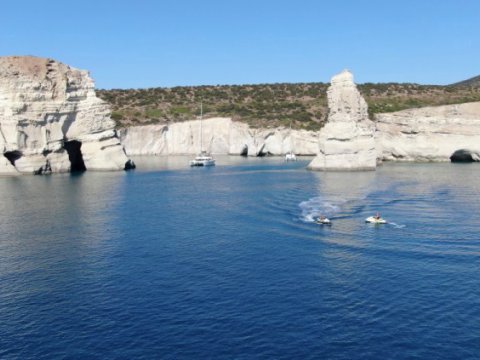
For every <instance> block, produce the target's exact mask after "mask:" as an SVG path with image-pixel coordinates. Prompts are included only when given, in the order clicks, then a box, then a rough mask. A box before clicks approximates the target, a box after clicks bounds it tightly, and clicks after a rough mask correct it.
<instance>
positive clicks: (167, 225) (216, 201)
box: [0, 158, 480, 359]
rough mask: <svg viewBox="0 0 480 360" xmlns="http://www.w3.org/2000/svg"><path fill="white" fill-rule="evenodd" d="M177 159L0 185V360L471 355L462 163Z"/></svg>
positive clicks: (475, 212) (475, 241)
mask: <svg viewBox="0 0 480 360" xmlns="http://www.w3.org/2000/svg"><path fill="white" fill-rule="evenodd" d="M222 163H223V164H226V165H225V166H221V164H222ZM184 164H186V159H181V162H175V161H174V160H169V161H166V160H165V159H160V158H153V159H151V160H150V161H149V162H148V163H147V162H145V164H143V168H144V170H137V171H134V172H128V173H123V172H119V173H88V172H87V173H84V174H83V175H80V176H70V175H55V176H44V177H29V176H28V177H27V176H25V177H20V178H14V179H11V178H2V179H0V194H1V199H2V200H1V202H0V230H1V235H0V236H1V239H0V285H1V286H0V358H2V359H52V358H78V359H106V358H111V359H113V358H118V359H153V358H164V359H185V358H188V359H202V358H211V359H252V358H262V359H265V358H274V359H291V358H300V359H319V358H331V359H386V358H388V359H407V358H408V359H412V358H418V359H425V358H430V359H478V358H480V355H479V354H480V219H479V214H480V202H479V201H478V197H479V191H480V185H479V181H478V179H479V178H480V166H476V165H452V164H425V165H419V164H410V165H406V164H403V165H402V164H387V165H385V166H383V167H381V168H379V169H378V170H377V171H376V172H358V173H315V172H308V171H306V170H304V166H305V165H306V162H298V163H293V164H292V163H290V164H284V163H283V162H282V161H281V160H279V159H249V160H243V159H240V158H230V159H229V158H224V159H222V160H221V161H220V166H217V167H215V168H207V169H190V168H187V167H185V166H184ZM165 167H168V168H169V170H162V171H159V170H158V169H159V168H165ZM147 170H148V171H147ZM376 211H380V213H381V214H382V216H383V217H385V218H386V219H387V220H388V221H390V222H391V224H388V225H385V226H370V225H368V224H365V223H364V222H363V220H364V219H365V218H366V217H367V216H369V215H371V214H373V213H374V212H376ZM320 213H325V214H327V215H328V216H329V217H330V218H331V219H332V220H333V222H334V225H333V226H332V227H330V228H321V227H319V226H318V225H315V224H313V223H312V222H311V219H312V218H313V217H314V216H316V215H318V214H320Z"/></svg>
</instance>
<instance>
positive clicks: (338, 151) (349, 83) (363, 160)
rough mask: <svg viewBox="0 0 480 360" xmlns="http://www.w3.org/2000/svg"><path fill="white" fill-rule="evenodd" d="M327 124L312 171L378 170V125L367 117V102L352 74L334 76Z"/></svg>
mask: <svg viewBox="0 0 480 360" xmlns="http://www.w3.org/2000/svg"><path fill="white" fill-rule="evenodd" d="M327 97H328V107H329V114H328V121H327V123H326V125H325V126H324V127H323V128H322V129H321V130H320V133H319V149H318V155H317V156H316V157H315V159H314V160H313V161H312V162H311V163H310V164H309V165H308V168H309V169H311V170H374V169H375V168H376V151H375V140H374V133H375V124H374V123H373V122H372V121H371V120H370V119H369V118H368V107H367V103H366V102H365V100H364V99H363V97H362V96H361V95H360V93H359V91H358V90H357V87H356V85H355V83H354V82H353V75H352V74H351V73H350V72H349V71H347V70H344V71H343V72H341V73H340V74H338V75H335V76H334V77H333V78H332V80H331V85H330V87H329V89H328V93H327Z"/></svg>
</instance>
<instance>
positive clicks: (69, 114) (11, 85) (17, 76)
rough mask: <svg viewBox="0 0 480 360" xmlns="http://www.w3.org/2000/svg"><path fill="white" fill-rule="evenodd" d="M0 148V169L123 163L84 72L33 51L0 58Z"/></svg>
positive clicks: (4, 171)
mask: <svg viewBox="0 0 480 360" xmlns="http://www.w3.org/2000/svg"><path fill="white" fill-rule="evenodd" d="M0 148H1V149H2V153H3V154H4V159H3V160H2V161H0V174H9V175H11V174H17V173H36V174H44V173H50V172H68V171H71V170H81V169H89V170H119V169H124V168H125V167H126V165H127V166H128V164H129V159H128V158H127V156H126V154H125V151H124V149H123V147H122V145H121V143H120V141H119V139H118V137H117V135H116V131H115V122H114V121H113V120H112V119H111V118H110V109H109V106H108V105H107V104H106V103H105V102H104V101H102V100H100V99H99V98H97V97H96V95H95V90H94V83H93V80H92V79H91V78H90V77H89V75H88V72H86V71H83V70H77V69H74V68H71V67H69V66H67V65H65V64H62V63H59V62H56V61H54V60H51V59H43V58H36V57H17V56H13V57H2V58H0Z"/></svg>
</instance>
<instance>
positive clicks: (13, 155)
mask: <svg viewBox="0 0 480 360" xmlns="http://www.w3.org/2000/svg"><path fill="white" fill-rule="evenodd" d="M3 156H5V157H6V158H7V160H8V161H10V164H12V165H13V166H15V161H17V160H18V159H20V158H21V157H22V153H21V152H20V151H18V150H13V151H5V152H4V153H3Z"/></svg>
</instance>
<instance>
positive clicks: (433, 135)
mask: <svg viewBox="0 0 480 360" xmlns="http://www.w3.org/2000/svg"><path fill="white" fill-rule="evenodd" d="M376 126H377V132H376V136H375V137H376V145H377V157H378V158H379V159H380V160H385V161H449V160H450V156H451V155H452V154H453V153H454V152H455V151H457V150H467V151H469V152H471V153H472V154H473V155H474V157H475V156H477V157H478V154H480V102H474V103H465V104H459V105H445V106H435V107H424V108H419V109H409V110H403V111H398V112H394V113H386V114H378V115H377V116H376ZM475 154H476V155H475Z"/></svg>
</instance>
